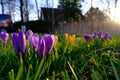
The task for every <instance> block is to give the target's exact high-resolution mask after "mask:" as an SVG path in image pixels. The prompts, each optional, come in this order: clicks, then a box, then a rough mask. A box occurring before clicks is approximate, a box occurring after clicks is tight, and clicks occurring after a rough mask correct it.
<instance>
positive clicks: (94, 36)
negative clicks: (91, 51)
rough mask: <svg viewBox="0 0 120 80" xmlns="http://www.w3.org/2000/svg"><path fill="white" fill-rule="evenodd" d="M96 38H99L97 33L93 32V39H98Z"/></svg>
mask: <svg viewBox="0 0 120 80" xmlns="http://www.w3.org/2000/svg"><path fill="white" fill-rule="evenodd" d="M96 36H97V32H96V31H94V32H93V39H95V38H96Z"/></svg>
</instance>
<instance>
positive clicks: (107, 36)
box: [103, 32, 111, 39]
mask: <svg viewBox="0 0 120 80" xmlns="http://www.w3.org/2000/svg"><path fill="white" fill-rule="evenodd" d="M103 39H111V36H110V34H109V33H108V32H106V34H105V35H104V37H103Z"/></svg>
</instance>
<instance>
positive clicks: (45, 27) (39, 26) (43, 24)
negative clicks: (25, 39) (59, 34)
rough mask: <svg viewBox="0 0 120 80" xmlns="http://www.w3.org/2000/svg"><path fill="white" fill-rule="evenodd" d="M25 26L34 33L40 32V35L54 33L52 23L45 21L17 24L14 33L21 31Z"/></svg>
mask: <svg viewBox="0 0 120 80" xmlns="http://www.w3.org/2000/svg"><path fill="white" fill-rule="evenodd" d="M22 25H25V26H26V30H29V29H31V30H32V31H33V32H40V33H50V32H52V29H53V28H52V22H49V21H44V20H36V21H29V22H25V23H22V22H16V23H14V32H18V30H19V29H21V26H22Z"/></svg>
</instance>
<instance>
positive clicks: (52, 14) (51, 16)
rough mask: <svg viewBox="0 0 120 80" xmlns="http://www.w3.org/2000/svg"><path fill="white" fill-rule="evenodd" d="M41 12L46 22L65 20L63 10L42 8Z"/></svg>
mask: <svg viewBox="0 0 120 80" xmlns="http://www.w3.org/2000/svg"><path fill="white" fill-rule="evenodd" d="M41 12H42V16H43V17H44V19H45V20H50V21H52V20H55V21H62V20H63V19H64V14H63V10H62V9H58V8H43V7H42V8H41Z"/></svg>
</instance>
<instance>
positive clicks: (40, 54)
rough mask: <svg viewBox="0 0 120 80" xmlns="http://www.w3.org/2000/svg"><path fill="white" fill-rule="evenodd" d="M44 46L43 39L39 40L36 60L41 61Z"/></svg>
mask: <svg viewBox="0 0 120 80" xmlns="http://www.w3.org/2000/svg"><path fill="white" fill-rule="evenodd" d="M45 50H46V45H45V40H44V38H43V37H40V38H39V42H38V58H39V60H41V59H42V58H43V57H44V55H45Z"/></svg>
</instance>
